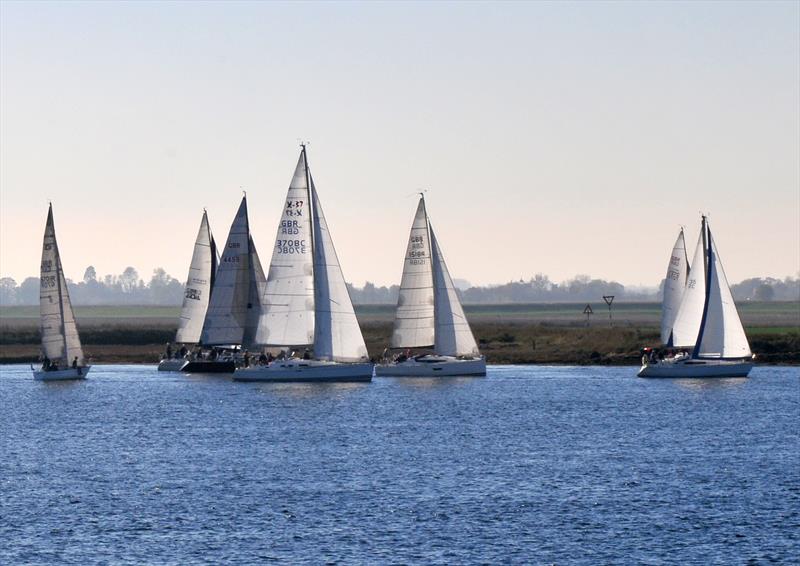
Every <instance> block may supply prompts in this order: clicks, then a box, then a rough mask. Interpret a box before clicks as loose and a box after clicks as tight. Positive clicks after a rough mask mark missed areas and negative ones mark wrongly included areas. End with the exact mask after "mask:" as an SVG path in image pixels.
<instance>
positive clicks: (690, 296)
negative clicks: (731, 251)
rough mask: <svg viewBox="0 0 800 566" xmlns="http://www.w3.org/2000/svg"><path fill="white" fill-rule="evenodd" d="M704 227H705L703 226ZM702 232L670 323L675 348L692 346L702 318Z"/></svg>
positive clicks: (703, 275) (703, 273) (704, 265)
mask: <svg viewBox="0 0 800 566" xmlns="http://www.w3.org/2000/svg"><path fill="white" fill-rule="evenodd" d="M703 229H705V228H703ZM704 249H705V246H704V243H703V233H702V230H701V233H700V236H699V237H698V238H697V246H696V247H695V251H694V256H693V257H692V264H691V268H690V269H689V278H688V279H687V281H686V288H685V289H684V292H683V299H682V300H681V306H680V307H679V308H678V314H677V315H676V316H675V322H674V323H673V324H672V346H674V347H675V348H693V347H694V345H695V343H696V342H697V335H698V332H699V331H700V322H701V320H702V319H703V306H704V304H705V298H706V262H705V257H704V256H705V251H704Z"/></svg>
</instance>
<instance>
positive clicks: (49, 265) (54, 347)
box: [33, 204, 91, 381]
mask: <svg viewBox="0 0 800 566" xmlns="http://www.w3.org/2000/svg"><path fill="white" fill-rule="evenodd" d="M39 325H40V326H39V327H40V330H41V334H42V356H43V358H44V364H43V365H42V369H41V370H34V371H33V378H34V379H38V380H41V381H59V380H67V379H84V378H85V377H86V374H88V373H89V370H90V369H91V366H87V365H86V361H85V358H84V356H83V349H82V348H81V339H80V337H79V336H78V327H77V325H76V324H75V313H74V312H73V311H72V303H71V302H70V300H69V290H68V289H67V280H66V278H65V277H64V269H63V268H62V266H61V254H60V253H59V251H58V242H57V241H56V229H55V225H54V223H53V205H52V204H51V205H50V208H49V209H48V211H47V223H46V224H45V228H44V241H43V243H42V265H41V273H40V290H39Z"/></svg>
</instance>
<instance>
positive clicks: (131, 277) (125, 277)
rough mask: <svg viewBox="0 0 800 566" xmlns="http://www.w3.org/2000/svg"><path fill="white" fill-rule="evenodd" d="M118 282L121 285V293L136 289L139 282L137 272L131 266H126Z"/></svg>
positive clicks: (131, 291)
mask: <svg viewBox="0 0 800 566" xmlns="http://www.w3.org/2000/svg"><path fill="white" fill-rule="evenodd" d="M119 282H120V284H121V285H122V292H123V293H133V292H134V291H136V286H137V285H138V283H139V272H138V271H136V269H134V268H133V267H130V266H128V267H126V268H125V271H123V272H122V275H120V276H119Z"/></svg>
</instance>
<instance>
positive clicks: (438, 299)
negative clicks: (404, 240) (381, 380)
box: [375, 195, 486, 377]
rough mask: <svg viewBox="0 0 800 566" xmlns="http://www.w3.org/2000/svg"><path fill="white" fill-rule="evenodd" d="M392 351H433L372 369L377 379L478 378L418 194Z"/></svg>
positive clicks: (480, 363)
mask: <svg viewBox="0 0 800 566" xmlns="http://www.w3.org/2000/svg"><path fill="white" fill-rule="evenodd" d="M390 347H391V348H405V349H407V350H408V349H410V348H431V347H433V355H430V354H422V355H418V356H411V355H410V351H409V352H407V353H402V354H400V355H398V356H397V357H396V358H395V359H394V360H384V361H383V362H382V363H380V364H378V365H377V366H376V367H375V373H376V375H380V376H397V377H434V376H448V375H450V376H455V375H459V376H482V375H486V360H485V359H484V358H483V357H482V356H481V355H480V353H479V351H478V345H477V343H476V342H475V337H474V336H473V335H472V330H471V329H470V326H469V322H468V321H467V317H466V316H465V315H464V309H463V307H462V306H461V301H459V299H458V295H457V294H456V289H455V286H454V285H453V280H452V279H451V277H450V272H449V271H448V270H447V265H446V264H445V262H444V256H443V255H442V251H441V249H440V248H439V243H438V242H437V240H436V235H435V233H434V231H433V227H432V226H431V224H430V219H429V218H428V212H427V209H426V208H425V196H424V195H421V196H420V199H419V204H418V205H417V212H416V214H415V215H414V221H413V223H412V225H411V234H410V235H409V238H408V246H407V248H406V257H405V262H404V264H403V277H402V280H401V282H400V295H399V298H398V302H397V310H396V314H395V321H394V331H393V332H392V339H391V344H390Z"/></svg>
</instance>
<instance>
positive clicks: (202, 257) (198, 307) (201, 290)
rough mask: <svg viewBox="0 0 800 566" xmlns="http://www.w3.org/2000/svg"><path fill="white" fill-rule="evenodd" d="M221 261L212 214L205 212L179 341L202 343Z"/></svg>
mask: <svg viewBox="0 0 800 566" xmlns="http://www.w3.org/2000/svg"><path fill="white" fill-rule="evenodd" d="M217 261H218V257H217V245H216V243H215V242H214V236H213V235H212V234H211V227H210V226H209V224H208V215H207V214H206V212H205V211H203V219H202V220H201V221H200V229H199V230H198V231H197V238H196V239H195V242H194V253H193V254H192V263H191V264H190V266H189V275H188V277H187V278H186V288H185V290H184V295H183V306H182V308H181V319H180V322H179V324H178V332H177V334H176V335H175V342H178V343H181V344H196V343H197V342H199V341H200V334H201V332H202V331H203V321H204V320H205V316H206V311H207V310H208V301H209V298H210V297H211V289H212V287H213V285H214V277H215V274H216V271H217Z"/></svg>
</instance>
